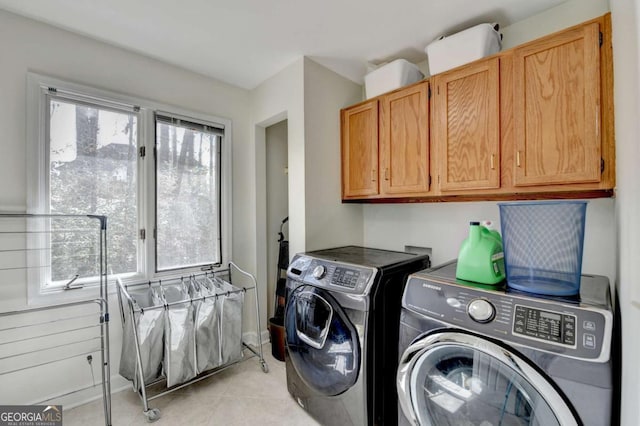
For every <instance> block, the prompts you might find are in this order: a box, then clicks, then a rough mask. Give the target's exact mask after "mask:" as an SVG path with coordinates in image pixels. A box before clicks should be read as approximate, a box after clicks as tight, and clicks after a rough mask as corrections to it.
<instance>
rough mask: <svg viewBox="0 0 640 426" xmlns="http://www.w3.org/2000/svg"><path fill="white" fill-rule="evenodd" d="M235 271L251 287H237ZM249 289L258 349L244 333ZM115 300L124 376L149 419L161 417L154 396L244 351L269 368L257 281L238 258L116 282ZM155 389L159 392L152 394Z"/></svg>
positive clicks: (201, 375)
mask: <svg viewBox="0 0 640 426" xmlns="http://www.w3.org/2000/svg"><path fill="white" fill-rule="evenodd" d="M236 273H239V274H241V275H244V276H245V277H248V278H249V279H250V281H251V283H252V285H251V286H249V287H240V286H239V285H236V283H234V281H233V280H232V278H233V276H235V275H236ZM247 291H253V293H254V302H255V318H256V324H257V347H253V346H252V345H250V344H249V343H247V342H245V341H243V339H242V312H243V307H244V304H245V294H246V292H247ZM118 298H119V302H120V311H121V315H122V325H123V344H122V353H121V357H120V375H122V376H123V377H125V378H127V379H129V380H131V381H132V384H133V388H134V390H135V391H136V392H137V393H138V394H139V396H140V398H141V400H142V404H143V410H144V414H145V416H147V420H148V421H150V422H152V421H155V420H157V419H158V418H160V410H158V409H157V408H150V407H149V401H151V400H153V399H156V398H159V397H161V396H163V395H166V394H167V393H170V392H173V391H175V390H178V389H181V388H183V387H185V386H188V385H190V384H192V383H195V382H197V381H200V380H203V379H206V378H208V377H210V376H212V375H214V374H217V373H219V372H220V371H223V370H224V369H226V368H228V367H230V366H232V365H235V364H237V363H238V362H240V361H243V360H244V359H247V358H249V357H245V356H244V355H245V354H244V349H247V350H248V351H249V352H250V353H251V354H252V355H251V357H253V356H257V357H258V358H259V361H260V366H261V368H262V370H263V371H264V372H265V373H267V372H268V371H269V368H268V365H267V363H266V361H265V360H264V356H263V353H262V339H261V333H260V325H259V324H260V311H259V305H258V296H257V282H256V279H255V277H254V276H253V275H251V274H249V273H248V272H245V271H243V270H242V269H240V268H239V267H238V266H237V265H236V264H234V263H233V262H230V263H229V267H228V269H225V270H220V271H216V272H203V273H200V274H193V275H188V276H181V277H174V278H169V279H162V280H156V281H149V282H145V283H137V284H132V285H125V284H123V282H122V281H121V280H118ZM150 387H154V389H156V390H157V389H158V388H160V392H156V393H155V394H154V395H150V393H151V392H150Z"/></svg>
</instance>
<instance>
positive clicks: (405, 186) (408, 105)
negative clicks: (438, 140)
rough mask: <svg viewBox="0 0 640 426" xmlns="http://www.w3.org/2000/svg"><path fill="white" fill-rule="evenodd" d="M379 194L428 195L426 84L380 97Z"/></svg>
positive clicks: (427, 86) (427, 97)
mask: <svg viewBox="0 0 640 426" xmlns="http://www.w3.org/2000/svg"><path fill="white" fill-rule="evenodd" d="M380 165H381V167H380V193H381V194H389V195H393V194H416V193H425V192H428V191H429V82H427V81H425V82H423V83H421V84H418V85H415V86H411V87H408V88H407V89H404V90H399V91H396V92H393V93H391V94H389V95H386V96H384V97H382V100H381V104H380Z"/></svg>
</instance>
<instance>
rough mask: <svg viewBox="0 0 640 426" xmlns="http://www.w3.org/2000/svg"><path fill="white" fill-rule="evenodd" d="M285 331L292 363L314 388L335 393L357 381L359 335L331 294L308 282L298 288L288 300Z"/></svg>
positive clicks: (346, 388) (297, 371)
mask: <svg viewBox="0 0 640 426" xmlns="http://www.w3.org/2000/svg"><path fill="white" fill-rule="evenodd" d="M285 330H286V342H287V349H288V350H289V357H290V360H291V363H292V364H293V367H294V368H295V371H296V373H297V374H298V376H300V378H301V379H302V380H303V381H304V383H305V384H306V385H307V386H309V387H310V388H311V389H314V390H315V391H317V392H319V393H321V394H323V395H328V396H334V395H339V394H341V393H343V392H345V391H346V390H348V389H349V388H350V387H351V386H353V385H354V384H355V383H356V380H357V379H358V373H359V370H360V344H359V341H358V334H357V332H356V329H355V327H354V326H353V324H352V323H351V321H349V318H348V317H347V314H346V313H345V312H344V309H342V307H341V306H340V305H339V304H338V303H337V302H336V300H335V299H334V298H333V297H332V296H331V295H330V294H329V293H327V292H326V291H324V290H322V289H319V288H317V287H313V286H309V285H302V286H300V287H298V288H296V289H295V290H294V291H293V292H292V293H291V294H290V295H289V298H288V301H287V307H286V311H285Z"/></svg>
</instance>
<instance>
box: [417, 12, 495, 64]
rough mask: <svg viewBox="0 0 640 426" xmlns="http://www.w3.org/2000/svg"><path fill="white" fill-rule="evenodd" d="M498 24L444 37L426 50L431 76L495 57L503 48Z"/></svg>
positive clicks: (478, 26) (476, 27)
mask: <svg viewBox="0 0 640 426" xmlns="http://www.w3.org/2000/svg"><path fill="white" fill-rule="evenodd" d="M499 28H500V27H499V25H497V24H480V25H476V26H475V27H471V28H468V29H466V30H464V31H460V32H459V33H456V34H453V35H451V36H448V37H442V38H440V39H438V40H436V41H434V42H432V43H431V44H429V45H428V46H427V47H426V48H425V49H424V50H425V52H426V53H427V59H428V61H429V73H430V74H431V75H434V74H438V73H441V72H443V71H446V70H449V69H451V68H455V67H457V66H460V65H464V64H466V63H468V62H472V61H475V60H476V59H480V58H484V57H485V56H489V55H493V54H494V53H497V52H499V51H500V49H501V47H502V34H501V33H500V32H498V29H499Z"/></svg>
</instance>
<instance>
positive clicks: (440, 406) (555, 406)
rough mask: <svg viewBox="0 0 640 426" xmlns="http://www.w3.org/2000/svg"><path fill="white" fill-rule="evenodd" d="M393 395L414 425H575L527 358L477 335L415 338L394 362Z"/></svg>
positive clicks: (562, 402)
mask: <svg viewBox="0 0 640 426" xmlns="http://www.w3.org/2000/svg"><path fill="white" fill-rule="evenodd" d="M397 379H398V382H397V385H398V397H399V401H400V406H401V407H402V411H403V412H404V414H405V416H406V417H407V418H408V419H409V420H410V422H411V423H412V424H414V425H437V426H446V425H482V426H498V425H502V426H508V425H539V426H553V425H560V426H567V425H578V424H579V420H577V418H576V416H575V415H574V413H573V411H572V410H571V408H570V407H569V405H568V404H567V403H566V402H565V399H564V398H563V396H562V395H561V394H560V393H559V392H558V391H557V390H556V389H555V388H554V387H553V386H552V385H551V384H550V383H549V381H548V380H547V379H546V378H545V377H543V375H542V374H541V373H539V372H538V371H537V370H536V369H535V368H534V367H533V366H532V365H531V364H530V363H529V362H527V361H525V360H524V359H522V358H521V357H520V356H519V355H516V354H515V353H513V352H512V351H510V350H509V349H508V348H507V347H506V346H501V345H498V344H496V343H493V342H492V341H489V340H487V339H484V338H482V337H479V336H476V335H472V334H467V333H464V332H455V331H443V332H438V333H434V334H429V335H426V336H424V337H421V338H418V339H417V340H416V341H415V342H414V343H413V344H412V345H411V346H409V348H408V349H407V350H406V351H405V352H404V354H403V355H402V358H401V360H400V365H399V367H398V376H397Z"/></svg>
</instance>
